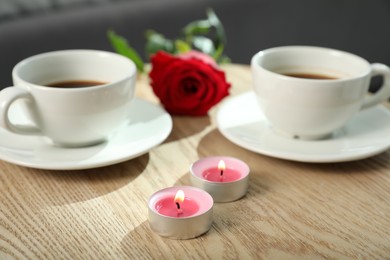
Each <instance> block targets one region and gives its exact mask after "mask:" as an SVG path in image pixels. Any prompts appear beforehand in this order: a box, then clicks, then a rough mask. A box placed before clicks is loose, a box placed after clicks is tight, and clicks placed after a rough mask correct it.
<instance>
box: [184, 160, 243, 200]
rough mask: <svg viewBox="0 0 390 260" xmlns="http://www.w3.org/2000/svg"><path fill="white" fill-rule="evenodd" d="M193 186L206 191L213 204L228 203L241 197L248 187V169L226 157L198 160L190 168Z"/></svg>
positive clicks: (241, 163)
mask: <svg viewBox="0 0 390 260" xmlns="http://www.w3.org/2000/svg"><path fill="white" fill-rule="evenodd" d="M190 174H191V175H190V178H191V183H192V185H193V186H195V187H198V188H201V189H203V190H205V191H207V192H208V193H209V194H210V195H211V196H212V197H213V199H214V201H215V202H230V201H234V200H237V199H239V198H241V197H243V196H244V195H245V194H246V192H247V189H248V186H249V167H248V165H247V164H246V163H244V162H243V161H241V160H239V159H237V158H233V157H227V156H214V157H206V158H202V159H199V160H198V161H196V162H194V163H193V164H192V165H191V167H190Z"/></svg>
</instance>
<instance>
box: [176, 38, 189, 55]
mask: <svg viewBox="0 0 390 260" xmlns="http://www.w3.org/2000/svg"><path fill="white" fill-rule="evenodd" d="M175 47H176V51H177V52H178V53H185V52H189V51H190V50H191V45H189V44H188V43H187V42H185V41H183V40H180V39H177V40H175Z"/></svg>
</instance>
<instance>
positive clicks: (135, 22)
mask: <svg viewBox="0 0 390 260" xmlns="http://www.w3.org/2000/svg"><path fill="white" fill-rule="evenodd" d="M208 7H211V8H213V9H214V11H215V12H216V13H217V15H218V16H219V18H220V20H221V21H222V22H223V24H224V26H225V30H226V34H227V38H228V44H227V46H226V54H227V55H228V56H229V57H230V58H231V59H232V62H234V63H243V64H249V62H250V58H251V56H252V55H253V54H254V53H256V52H257V51H259V50H261V49H264V48H269V47H273V46H281V45H318V46H325V47H332V48H337V49H341V50H346V51H350V52H353V53H356V54H358V55H361V56H363V57H365V58H366V59H367V60H368V61H370V62H382V63H386V64H389V65H390V28H389V27H390V1H388V0H372V1H369V0H337V1H336V0H1V1H0V88H3V87H6V86H8V85H11V84H12V79H11V71H12V67H13V66H14V65H15V64H16V63H17V62H18V61H20V60H22V59H24V58H26V57H28V56H31V55H34V54H37V53H41V52H46V51H51V50H58V49H75V48H89V49H103V50H112V49H111V46H110V45H109V43H108V41H107V38H106V31H107V30H108V29H113V30H115V31H116V32H117V33H119V34H121V35H123V36H125V37H126V38H127V39H128V41H129V42H130V43H131V44H132V45H133V46H134V47H135V48H136V49H137V50H138V51H140V52H141V53H142V52H143V49H144V43H145V38H144V32H145V30H147V29H154V30H156V31H158V32H161V33H162V34H164V35H166V36H167V37H174V36H177V35H178V33H180V29H181V28H182V27H183V26H184V25H186V24H187V23H189V22H190V21H193V20H198V19H203V18H205V17H206V13H205V10H206V9H207V8H208Z"/></svg>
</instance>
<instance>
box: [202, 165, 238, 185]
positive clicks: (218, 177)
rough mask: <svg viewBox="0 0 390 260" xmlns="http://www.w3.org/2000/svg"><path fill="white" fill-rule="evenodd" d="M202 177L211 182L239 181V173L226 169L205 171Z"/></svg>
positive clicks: (215, 168)
mask: <svg viewBox="0 0 390 260" xmlns="http://www.w3.org/2000/svg"><path fill="white" fill-rule="evenodd" d="M202 176H203V177H204V178H205V179H206V180H208V181H212V182H232V181H236V180H238V179H240V177H241V173H240V172H239V171H238V170H235V169H230V168H227V169H225V170H222V174H221V170H220V169H218V168H217V167H214V168H209V169H206V170H205V171H204V172H203V173H202Z"/></svg>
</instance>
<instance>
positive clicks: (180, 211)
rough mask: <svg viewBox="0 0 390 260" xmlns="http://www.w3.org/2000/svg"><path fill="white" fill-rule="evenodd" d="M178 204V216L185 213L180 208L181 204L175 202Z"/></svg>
mask: <svg viewBox="0 0 390 260" xmlns="http://www.w3.org/2000/svg"><path fill="white" fill-rule="evenodd" d="M175 203H176V207H177V214H178V215H180V214H182V213H183V210H182V209H181V208H180V203H179V202H175Z"/></svg>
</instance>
